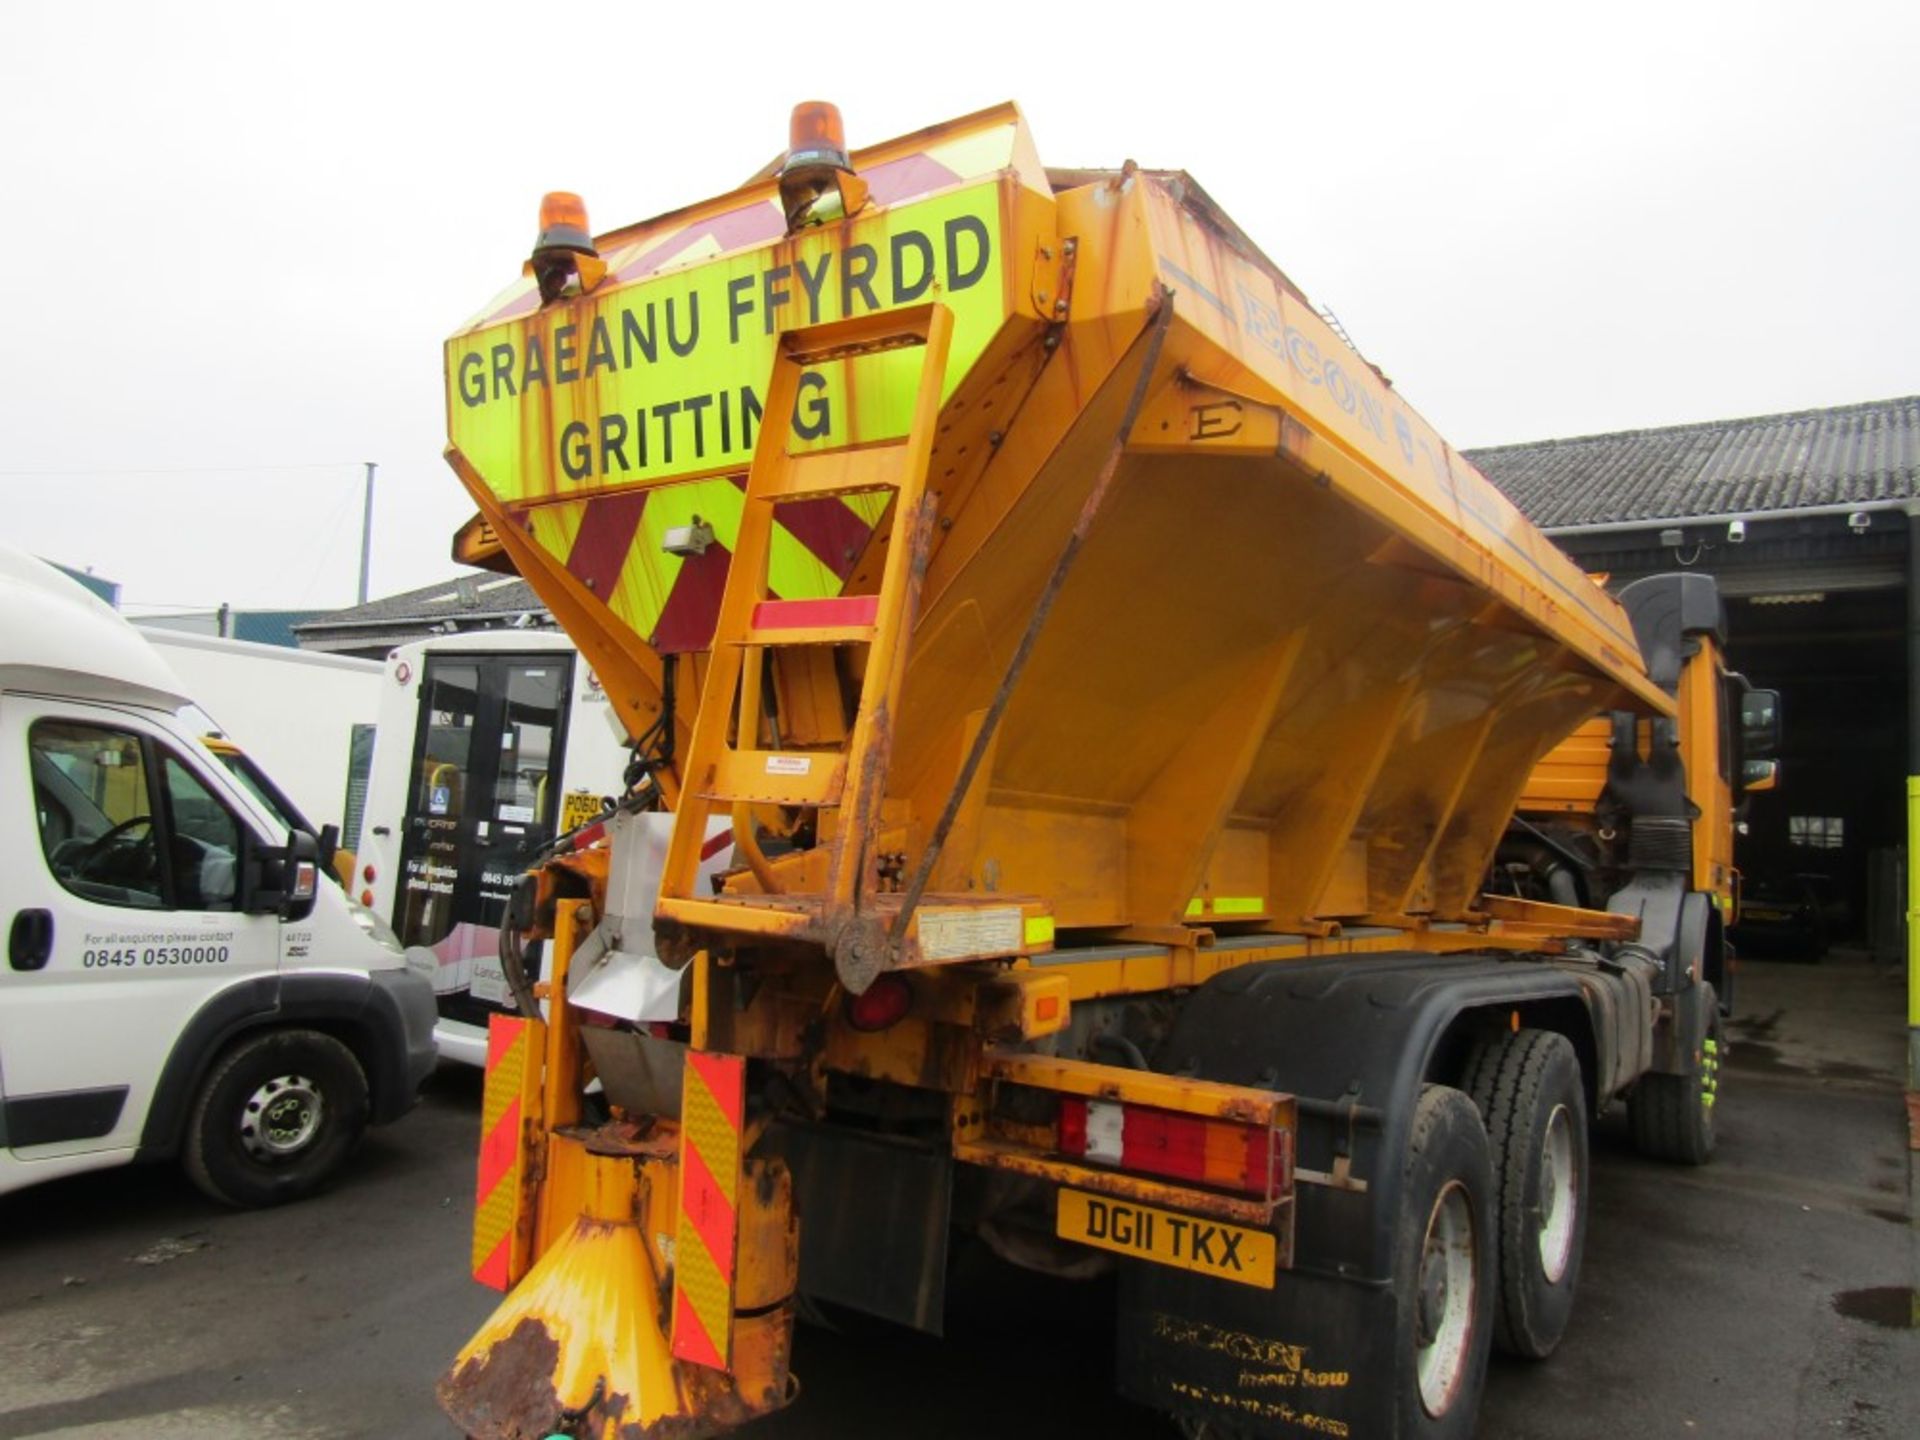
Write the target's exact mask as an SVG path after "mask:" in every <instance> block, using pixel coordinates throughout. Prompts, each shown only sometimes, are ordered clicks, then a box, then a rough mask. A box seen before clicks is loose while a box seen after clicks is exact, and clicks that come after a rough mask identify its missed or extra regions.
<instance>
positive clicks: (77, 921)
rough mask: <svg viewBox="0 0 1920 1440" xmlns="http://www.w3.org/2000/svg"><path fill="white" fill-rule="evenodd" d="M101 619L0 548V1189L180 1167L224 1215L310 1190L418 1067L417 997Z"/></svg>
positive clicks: (42, 571)
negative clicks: (172, 1163)
mask: <svg viewBox="0 0 1920 1440" xmlns="http://www.w3.org/2000/svg"><path fill="white" fill-rule="evenodd" d="M189 704H190V697H188V696H187V695H186V694H184V693H183V689H182V686H181V685H180V682H179V680H178V679H177V678H176V677H175V676H174V674H173V672H172V671H171V670H170V669H169V668H168V667H167V665H166V664H165V663H164V662H163V661H162V660H161V659H160V657H159V656H158V655H157V654H156V653H155V652H154V650H153V648H152V647H151V646H149V645H148V644H147V642H146V641H145V640H144V639H142V638H141V637H140V635H139V634H138V633H137V632H136V631H135V630H134V629H133V627H132V626H130V625H128V624H127V623H126V622H125V621H124V620H123V619H122V618H121V617H120V616H118V615H116V614H115V613H114V612H113V611H112V610H110V609H109V608H107V606H105V605H104V604H102V603H101V602H100V601H99V600H97V599H95V598H94V597H93V596H92V595H90V594H89V593H88V592H87V591H86V590H84V589H83V588H82V587H80V586H79V585H77V584H75V583H74V582H73V581H71V580H69V579H67V578H66V577H65V576H63V575H61V574H59V573H58V572H57V571H55V570H53V569H52V568H51V567H50V566H47V565H44V564H42V563H41V562H39V561H38V560H35V559H33V558H32V557H30V556H27V555H23V554H21V553H20V552H18V551H14V550H9V549H6V548H5V547H0V858H3V862H4V863H0V923H4V924H5V925H6V926H7V927H8V930H7V956H6V964H5V966H4V967H0V1192H4V1191H7V1190H13V1189H18V1188H19V1187H21V1186H24V1185H30V1184H33V1183H35V1182H37V1181H41V1180H49V1179H53V1178H55V1177H57V1176H61V1175H70V1174H73V1173H75V1172H78V1171H83V1170H92V1169H96V1168H100V1167H103V1166H107V1165H117V1164H122V1163H125V1162H127V1161H132V1160H148V1159H166V1158H173V1157H177V1158H179V1159H180V1160H181V1161H182V1162H183V1163H184V1164H185V1167H186V1169H187V1172H188V1174H189V1175H191V1176H192V1177H193V1179H194V1181H195V1182H196V1183H197V1184H199V1186H200V1187H201V1189H203V1190H205V1191H206V1192H207V1193H208V1194H210V1195H212V1196H214V1197H215V1198H217V1199H220V1200H224V1201H226V1202H228V1203H230V1204H235V1205H266V1204H273V1203H277V1202H279V1201H284V1200H291V1199H295V1198H297V1197H299V1196H301V1195H305V1194H307V1193H309V1192H310V1191H312V1190H313V1189H315V1188H316V1187H317V1186H319V1185H320V1184H322V1183H323V1182H324V1181H325V1180H326V1179H327V1178H328V1177H329V1176H330V1175H331V1174H332V1173H333V1172H334V1170H335V1169H336V1168H337V1167H338V1166H339V1164H340V1163H341V1161H343V1160H344V1159H345V1158H346V1156H347V1155H348V1154H349V1152H351V1151H352V1149H353V1148H354V1146H355V1144H356V1143H357V1142H358V1140H359V1138H360V1135H361V1132H362V1131H363V1130H364V1129H365V1127H366V1125H367V1124H368V1123H369V1122H370V1121H371V1122H373V1123H380V1122H383V1121H387V1120H392V1119H395V1118H396V1117H398V1116H399V1115H401V1114H403V1113H405V1112H406V1111H407V1110H408V1109H409V1108H410V1107H411V1106H412V1104H413V1102H414V1099H415V1097H416V1094H417V1092H418V1090H419V1086H420V1083H421V1082H422V1081H423V1080H424V1079H425V1078H426V1076H427V1074H428V1072H429V1071H430V1070H431V1069H432V1068H433V1064H434V1059H435V1054H434V1045H433V1020H434V1007H433V987H432V985H431V983H430V981H429V980H428V979H427V977H426V975H425V974H424V973H422V971H421V970H420V969H419V968H417V967H416V966H410V965H409V963H408V960H407V957H406V955H405V954H404V953H403V951H402V949H401V947H400V946H399V944H398V943H397V942H396V941H395V939H394V938H393V935H392V933H391V931H389V930H388V929H387V927H386V926H384V925H382V924H381V923H380V922H379V920H378V919H377V917H375V916H374V915H372V914H371V913H370V912H368V911H366V910H364V909H361V908H360V907H357V906H354V905H353V904H352V903H351V902H350V901H349V899H348V897H347V896H346V895H345V894H344V893H342V891H341V890H340V889H338V888H337V887H335V886H332V885H319V884H317V883H316V875H317V871H318V859H319V846H318V842H317V841H316V839H315V838H314V837H313V836H312V835H310V834H307V833H305V832H304V831H300V830H297V829H296V830H293V831H291V832H289V831H288V830H287V828H286V827H284V826H283V825H282V824H280V823H279V822H278V821H276V820H275V818H274V816H273V814H272V812H271V811H270V810H268V809H267V808H266V807H265V806H263V805H262V804H260V803H259V801H258V800H256V799H255V798H254V797H253V796H252V795H251V794H249V793H248V792H247V790H246V789H245V788H244V787H242V786H241V785H239V784H238V783H237V782H236V781H235V779H234V778H233V776H232V775H231V774H230V773H229V772H228V770H227V768H226V767H225V766H224V765H222V764H221V763H220V761H219V760H217V759H216V758H215V757H214V756H213V755H212V754H211V753H209V752H208V750H207V749H206V747H205V746H204V745H203V744H202V743H201V742H200V740H199V739H198V737H197V736H196V735H195V733H194V731H193V728H192V727H191V726H190V725H188V724H186V723H183V722H182V720H181V718H180V714H179V712H181V711H182V709H183V708H185V707H187V706H188V705H189Z"/></svg>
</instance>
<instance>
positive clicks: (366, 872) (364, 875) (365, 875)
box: [360, 865, 374, 885]
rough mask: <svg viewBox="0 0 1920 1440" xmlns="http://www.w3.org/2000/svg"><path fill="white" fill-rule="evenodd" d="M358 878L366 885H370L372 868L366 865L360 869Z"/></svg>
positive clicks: (372, 876)
mask: <svg viewBox="0 0 1920 1440" xmlns="http://www.w3.org/2000/svg"><path fill="white" fill-rule="evenodd" d="M360 878H361V879H362V880H364V881H366V882H367V884H369V885H371V884H372V883H373V880H374V875H373V867H372V866H371V865H368V866H366V867H365V868H364V869H362V870H361V872H360Z"/></svg>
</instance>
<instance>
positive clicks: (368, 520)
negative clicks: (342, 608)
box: [360, 460, 374, 605]
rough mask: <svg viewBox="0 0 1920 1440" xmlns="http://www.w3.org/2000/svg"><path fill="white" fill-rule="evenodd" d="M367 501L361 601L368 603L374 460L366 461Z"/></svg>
mask: <svg viewBox="0 0 1920 1440" xmlns="http://www.w3.org/2000/svg"><path fill="white" fill-rule="evenodd" d="M366 467H367V503H366V508H365V509H364V510H363V511H362V512H361V516H360V603H361V604H362V605H364V604H366V603H367V565H368V563H369V561H370V560H371V559H372V552H373V471H374V462H373V461H371V460H369V461H367V462H366Z"/></svg>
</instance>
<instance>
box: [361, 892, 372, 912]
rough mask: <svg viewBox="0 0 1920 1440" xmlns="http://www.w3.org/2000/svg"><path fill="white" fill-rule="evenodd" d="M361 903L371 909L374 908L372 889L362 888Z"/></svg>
mask: <svg viewBox="0 0 1920 1440" xmlns="http://www.w3.org/2000/svg"><path fill="white" fill-rule="evenodd" d="M360 903H361V904H362V905H364V906H366V907H367V908H368V909H369V910H371V909H372V908H373V892H372V891H371V890H362V891H361V892H360Z"/></svg>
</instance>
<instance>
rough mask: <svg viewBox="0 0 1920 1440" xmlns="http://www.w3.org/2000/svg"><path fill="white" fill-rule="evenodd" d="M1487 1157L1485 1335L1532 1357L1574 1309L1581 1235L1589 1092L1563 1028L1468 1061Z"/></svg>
mask: <svg viewBox="0 0 1920 1440" xmlns="http://www.w3.org/2000/svg"><path fill="white" fill-rule="evenodd" d="M1466 1090H1467V1094H1468V1095H1470V1096H1471V1097H1472V1098H1473V1103H1474V1104H1475V1105H1477V1106H1478V1107H1479V1109H1480V1118H1481V1119H1482V1121H1484V1122H1485V1124H1486V1127H1487V1144H1488V1147H1489V1149H1490V1150H1491V1152H1492V1157H1493V1181H1494V1193H1495V1197H1496V1202H1497V1203H1496V1205H1495V1215H1494V1226H1493V1232H1494V1234H1495V1235H1496V1236H1497V1237H1498V1246H1497V1248H1498V1257H1497V1259H1496V1261H1495V1269H1496V1271H1497V1274H1498V1277H1499V1278H1498V1283H1497V1286H1496V1304H1495V1306H1494V1322H1493V1343H1494V1344H1495V1345H1496V1346H1498V1347H1499V1348H1500V1349H1501V1350H1503V1351H1505V1352H1506V1353H1507V1354H1509V1355H1521V1356H1525V1357H1526V1358H1528V1359H1531V1360H1539V1359H1543V1358H1544V1357H1546V1356H1548V1355H1551V1354H1552V1353H1553V1348H1554V1346H1556V1345H1558V1344H1559V1343H1560V1337H1561V1336H1562V1335H1563V1334H1565V1333H1566V1328H1567V1321H1568V1319H1569V1318H1570V1317H1571V1316H1572V1314H1573V1292H1574V1287H1575V1285H1576V1283H1577V1282H1578V1280H1579V1277H1580V1254H1581V1250H1582V1247H1583V1246H1584V1244H1585V1242H1586V1234H1587V1094H1586V1084H1585V1082H1584V1080H1583V1079H1582V1077H1581V1074H1580V1061H1579V1059H1578V1057H1577V1056H1575V1054H1574V1051H1573V1046H1572V1044H1570V1043H1569V1042H1568V1040H1567V1038H1566V1037H1565V1036H1564V1035H1558V1034H1555V1033H1554V1032H1553V1031H1551V1030H1520V1031H1516V1032H1514V1033H1513V1034H1503V1035H1501V1036H1499V1037H1498V1038H1497V1039H1492V1040H1488V1041H1487V1042H1485V1043H1484V1044H1482V1045H1481V1046H1480V1047H1479V1048H1478V1049H1476V1050H1475V1051H1474V1052H1473V1055H1472V1057H1471V1058H1470V1059H1469V1060H1468V1062H1467V1073H1466Z"/></svg>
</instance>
